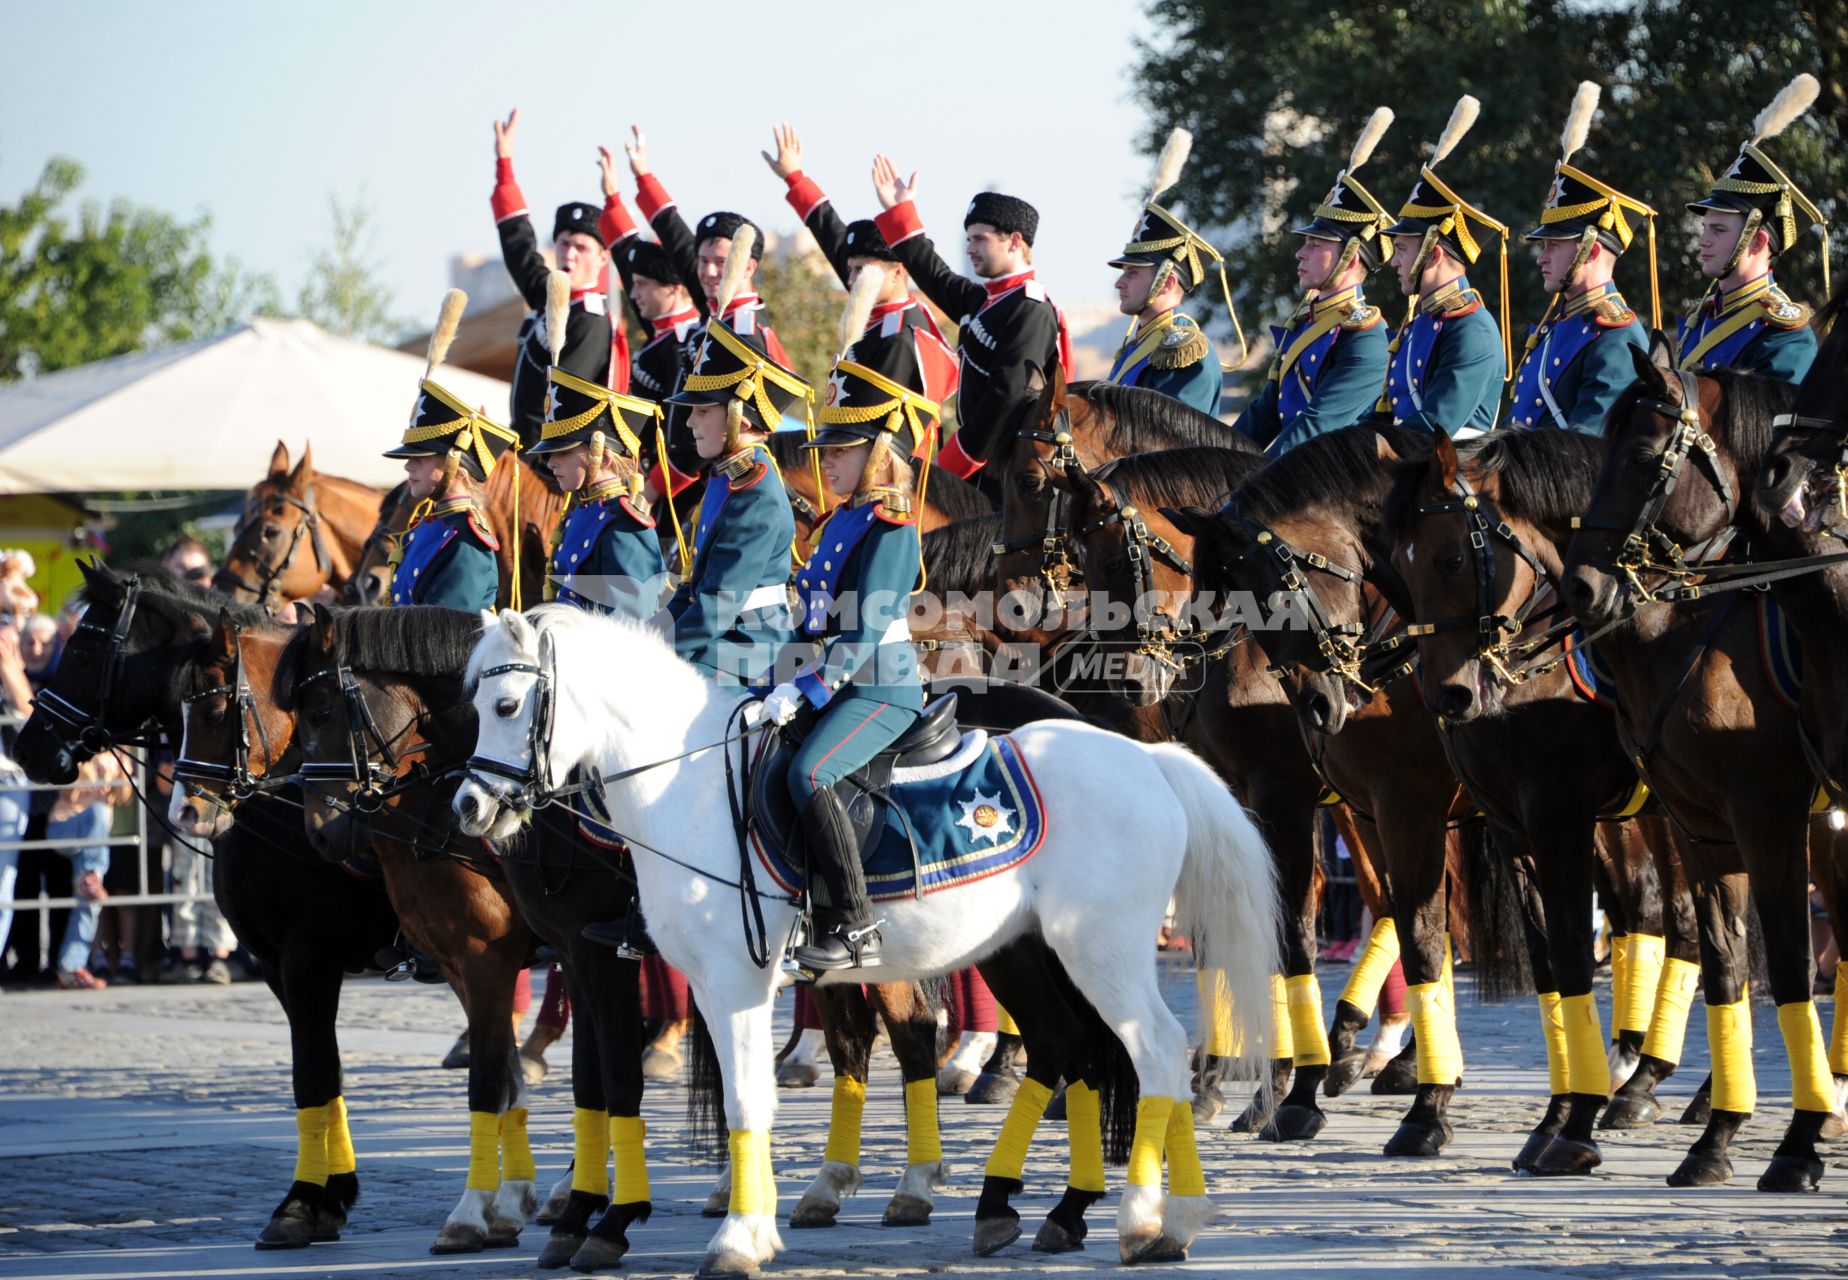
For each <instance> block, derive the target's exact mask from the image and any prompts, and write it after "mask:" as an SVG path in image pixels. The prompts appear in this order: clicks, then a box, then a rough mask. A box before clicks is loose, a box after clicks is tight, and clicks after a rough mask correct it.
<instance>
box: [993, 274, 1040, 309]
mask: <svg viewBox="0 0 1848 1280" xmlns="http://www.w3.org/2000/svg"><path fill="white" fill-rule="evenodd" d="M1032 278H1033V273H1032V272H1031V271H1022V272H1021V273H1020V274H1019V275H1012V276H1002V277H1001V278H1000V279H999V280H984V281H983V282H982V288H984V289H986V290H987V291H988V300H989V301H990V302H993V301H994V300H995V299H996V298H999V297H1000V296H1001V295H1002V294H1004V293H1008V292H1010V291H1012V290H1014V289H1018V288H1020V286H1021V285H1023V284H1025V283H1026V282H1027V281H1029V280H1031V279H1032Z"/></svg>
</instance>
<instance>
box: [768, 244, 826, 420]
mask: <svg viewBox="0 0 1848 1280" xmlns="http://www.w3.org/2000/svg"><path fill="white" fill-rule="evenodd" d="M757 291H758V292H759V293H761V294H762V295H763V296H764V298H765V299H766V300H767V301H768V302H769V304H770V323H771V324H772V325H774V326H775V328H776V336H777V337H778V338H779V339H781V340H782V343H783V349H784V350H785V351H787V352H788V353H789V361H790V363H791V364H792V365H793V366H794V367H795V372H797V373H798V374H800V375H802V377H803V378H805V379H807V381H808V384H809V385H810V386H811V387H814V388H815V389H816V395H817V397H819V396H820V394H821V393H822V392H823V391H824V390H826V388H827V383H828V370H829V369H831V368H833V367H834V357H835V356H836V355H838V354H840V341H841V339H840V333H841V308H842V307H844V306H846V305H847V294H846V292H845V291H844V290H842V289H841V287H840V285H839V284H838V283H837V282H836V281H835V279H834V273H833V272H831V271H829V270H828V268H827V264H826V263H822V264H821V268H820V270H817V269H816V268H815V265H814V263H812V262H810V261H809V260H808V259H806V258H805V257H804V256H803V255H802V254H801V253H800V252H799V251H798V252H795V253H790V254H771V253H766V254H765V255H764V256H763V258H762V260H761V261H759V262H758V264H757Z"/></svg>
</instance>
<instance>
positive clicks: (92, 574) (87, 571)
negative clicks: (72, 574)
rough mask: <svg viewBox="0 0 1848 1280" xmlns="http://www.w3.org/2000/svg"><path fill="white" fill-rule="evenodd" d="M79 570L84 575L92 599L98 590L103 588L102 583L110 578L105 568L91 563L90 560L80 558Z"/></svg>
mask: <svg viewBox="0 0 1848 1280" xmlns="http://www.w3.org/2000/svg"><path fill="white" fill-rule="evenodd" d="M77 572H79V573H81V574H82V575H83V585H84V587H85V588H86V589H87V590H88V591H89V593H90V596H91V598H92V599H94V598H95V596H96V593H97V591H98V590H99V589H101V587H102V585H103V584H104V583H105V582H106V581H108V578H109V575H108V573H107V572H106V571H105V570H102V569H100V568H98V567H97V566H96V565H93V564H91V563H90V562H89V561H88V560H79V561H78V562H77Z"/></svg>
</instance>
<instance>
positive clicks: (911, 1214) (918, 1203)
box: [879, 1193, 936, 1227]
mask: <svg viewBox="0 0 1848 1280" xmlns="http://www.w3.org/2000/svg"><path fill="white" fill-rule="evenodd" d="M935 1207H936V1206H935V1205H933V1204H931V1202H930V1201H928V1200H926V1199H924V1198H923V1197H922V1196H908V1195H904V1194H903V1193H901V1194H899V1195H895V1196H893V1197H892V1202H891V1203H890V1204H888V1205H887V1206H886V1207H885V1212H884V1213H882V1214H880V1215H879V1221H880V1224H881V1225H882V1226H887V1227H923V1226H928V1225H929V1224H930V1214H931V1210H932V1209H934V1208H935Z"/></svg>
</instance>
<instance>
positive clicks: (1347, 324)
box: [1341, 302, 1386, 333]
mask: <svg viewBox="0 0 1848 1280" xmlns="http://www.w3.org/2000/svg"><path fill="white" fill-rule="evenodd" d="M1385 318H1386V317H1385V315H1384V313H1382V312H1381V311H1380V309H1379V308H1378V307H1370V306H1368V305H1367V304H1366V303H1364V302H1362V303H1356V304H1355V305H1354V306H1352V307H1349V308H1348V312H1347V314H1346V315H1344V316H1342V317H1341V327H1342V328H1343V329H1346V330H1348V331H1349V332H1350V333H1358V332H1360V331H1361V330H1363V329H1371V328H1372V327H1373V326H1374V325H1376V324H1379V323H1380V322H1381V321H1383V320H1384V319H1385Z"/></svg>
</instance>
